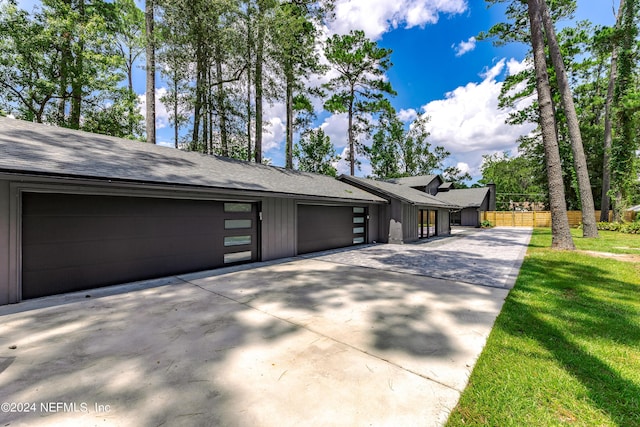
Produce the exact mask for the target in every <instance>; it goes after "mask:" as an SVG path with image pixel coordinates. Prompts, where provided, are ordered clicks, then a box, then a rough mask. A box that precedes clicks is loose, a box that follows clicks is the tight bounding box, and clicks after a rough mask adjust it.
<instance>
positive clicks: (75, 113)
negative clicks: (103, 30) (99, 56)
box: [69, 0, 86, 129]
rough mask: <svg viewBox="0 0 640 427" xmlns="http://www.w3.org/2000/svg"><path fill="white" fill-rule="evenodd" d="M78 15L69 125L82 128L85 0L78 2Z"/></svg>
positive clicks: (73, 127) (72, 127)
mask: <svg viewBox="0 0 640 427" xmlns="http://www.w3.org/2000/svg"><path fill="white" fill-rule="evenodd" d="M78 15H79V21H80V28H79V29H78V31H80V33H81V34H80V37H79V41H78V43H77V44H76V55H75V58H74V62H73V78H72V79H71V114H70V117H69V127H70V128H71V129H80V116H81V114H82V111H81V110H82V86H83V81H84V41H83V39H84V35H83V34H82V32H84V30H85V29H84V26H85V20H86V18H85V14H84V0H82V1H80V2H78Z"/></svg>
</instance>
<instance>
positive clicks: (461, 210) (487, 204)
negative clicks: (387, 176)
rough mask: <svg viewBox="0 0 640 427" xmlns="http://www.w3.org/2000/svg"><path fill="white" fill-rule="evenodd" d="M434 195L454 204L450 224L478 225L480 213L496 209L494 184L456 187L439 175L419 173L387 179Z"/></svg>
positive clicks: (446, 202)
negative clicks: (477, 186)
mask: <svg viewBox="0 0 640 427" xmlns="http://www.w3.org/2000/svg"><path fill="white" fill-rule="evenodd" d="M388 182H392V183H396V184H401V185H405V186H408V187H411V188H413V189H416V190H419V191H422V192H425V193H428V194H430V195H432V196H435V197H436V199H438V200H440V201H442V202H444V203H445V204H448V205H451V206H456V207H457V208H455V209H453V210H452V211H451V214H450V221H451V225H462V226H469V227H480V217H481V213H482V212H485V211H495V210H496V186H495V184H489V185H487V186H486V187H481V188H461V189H456V188H455V187H454V184H453V182H445V181H444V179H443V178H442V176H440V175H421V176H411V177H407V178H396V179H391V180H388Z"/></svg>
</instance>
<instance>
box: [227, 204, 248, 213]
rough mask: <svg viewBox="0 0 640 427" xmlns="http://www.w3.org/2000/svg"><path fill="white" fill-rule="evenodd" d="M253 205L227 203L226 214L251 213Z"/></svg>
mask: <svg viewBox="0 0 640 427" xmlns="http://www.w3.org/2000/svg"><path fill="white" fill-rule="evenodd" d="M251 208H252V206H251V203H225V204H224V211H225V212H251Z"/></svg>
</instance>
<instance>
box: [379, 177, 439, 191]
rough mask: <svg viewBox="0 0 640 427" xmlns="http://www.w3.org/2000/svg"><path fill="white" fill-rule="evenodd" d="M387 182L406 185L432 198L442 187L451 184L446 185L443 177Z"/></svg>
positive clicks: (396, 179)
mask: <svg viewBox="0 0 640 427" xmlns="http://www.w3.org/2000/svg"><path fill="white" fill-rule="evenodd" d="M387 182H391V183H394V184H402V185H406V186H408V187H411V188H415V189H416V190H419V191H422V192H423V193H428V194H430V195H432V196H435V195H436V194H438V188H439V187H440V186H441V185H443V184H450V183H445V182H444V178H442V176H441V175H419V176H408V177H405V178H393V179H388V180H387Z"/></svg>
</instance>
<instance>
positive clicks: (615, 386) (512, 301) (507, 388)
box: [447, 229, 640, 427]
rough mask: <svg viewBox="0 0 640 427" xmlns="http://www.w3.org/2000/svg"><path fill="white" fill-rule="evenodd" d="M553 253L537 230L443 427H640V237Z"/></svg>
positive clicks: (606, 237)
mask: <svg viewBox="0 0 640 427" xmlns="http://www.w3.org/2000/svg"><path fill="white" fill-rule="evenodd" d="M573 231H574V232H575V234H574V240H575V243H576V246H577V247H578V249H579V250H583V251H584V250H588V251H599V252H609V253H617V254H631V255H635V257H631V258H636V259H635V262H633V260H631V262H629V261H625V262H623V261H618V260H615V259H611V258H602V257H595V256H591V255H589V254H587V253H583V252H563V251H552V250H550V249H548V248H549V246H550V245H551V232H550V230H548V229H536V230H534V234H533V237H532V239H531V244H530V246H529V250H528V252H527V257H526V258H525V261H524V263H523V265H522V269H521V270H520V275H519V276H518V280H517V283H516V286H515V288H514V289H513V290H512V291H511V293H510V294H509V297H508V298H507V300H506V302H505V304H504V307H503V309H502V312H501V313H500V316H498V318H497V320H496V324H495V326H494V328H493V331H492V333H491V335H490V336H489V339H488V341H487V345H486V347H485V349H484V351H483V352H482V355H481V356H480V358H479V359H478V363H477V364H476V367H475V369H474V370H473V373H472V375H471V378H470V380H469V385H468V386H467V388H466V390H465V391H464V393H463V394H462V396H461V398H460V402H459V403H458V406H457V407H456V408H455V409H454V411H453V412H452V413H451V416H450V418H449V421H448V423H447V426H469V425H476V426H501V427H502V426H557V425H570V426H640V261H639V260H638V258H640V257H639V256H638V254H640V235H631V234H620V233H615V232H602V231H601V232H600V236H601V237H600V238H599V239H583V238H582V237H579V236H581V232H580V231H579V230H573Z"/></svg>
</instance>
